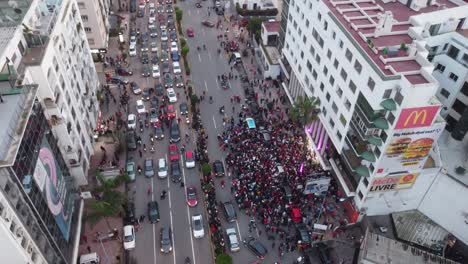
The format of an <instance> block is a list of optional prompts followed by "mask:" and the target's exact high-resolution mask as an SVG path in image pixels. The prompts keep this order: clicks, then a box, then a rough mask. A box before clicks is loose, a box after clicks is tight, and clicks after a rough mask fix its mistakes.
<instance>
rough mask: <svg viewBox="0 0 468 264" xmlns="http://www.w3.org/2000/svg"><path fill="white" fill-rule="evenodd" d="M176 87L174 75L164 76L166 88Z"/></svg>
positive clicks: (167, 74)
mask: <svg viewBox="0 0 468 264" xmlns="http://www.w3.org/2000/svg"><path fill="white" fill-rule="evenodd" d="M173 85H174V80H173V79H172V74H170V73H165V74H164V87H166V88H171V87H172V86H173Z"/></svg>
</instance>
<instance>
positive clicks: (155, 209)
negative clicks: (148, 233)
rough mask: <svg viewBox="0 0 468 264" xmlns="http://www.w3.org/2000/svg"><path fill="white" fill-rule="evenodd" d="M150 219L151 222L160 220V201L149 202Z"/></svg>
mask: <svg viewBox="0 0 468 264" xmlns="http://www.w3.org/2000/svg"><path fill="white" fill-rule="evenodd" d="M148 219H149V221H150V223H152V224H154V223H156V222H159V206H158V202H156V201H151V202H149V203H148Z"/></svg>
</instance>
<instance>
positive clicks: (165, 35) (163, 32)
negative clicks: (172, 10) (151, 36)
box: [161, 29, 168, 41]
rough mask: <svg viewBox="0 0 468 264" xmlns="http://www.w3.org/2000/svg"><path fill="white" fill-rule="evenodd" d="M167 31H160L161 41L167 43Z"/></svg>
mask: <svg viewBox="0 0 468 264" xmlns="http://www.w3.org/2000/svg"><path fill="white" fill-rule="evenodd" d="M167 39H168V38H167V30H166V29H161V41H167Z"/></svg>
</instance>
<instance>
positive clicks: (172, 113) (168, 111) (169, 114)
mask: <svg viewBox="0 0 468 264" xmlns="http://www.w3.org/2000/svg"><path fill="white" fill-rule="evenodd" d="M166 116H167V117H168V118H170V119H174V118H175V117H176V112H175V109H174V105H172V104H169V105H167V106H166Z"/></svg>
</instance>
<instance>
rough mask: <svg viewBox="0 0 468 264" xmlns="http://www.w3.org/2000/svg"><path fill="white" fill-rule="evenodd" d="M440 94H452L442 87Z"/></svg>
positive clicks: (446, 95)
mask: <svg viewBox="0 0 468 264" xmlns="http://www.w3.org/2000/svg"><path fill="white" fill-rule="evenodd" d="M440 94H441V95H442V96H443V97H445V98H449V96H450V92H449V91H447V90H445V89H444V88H442V89H440Z"/></svg>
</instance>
